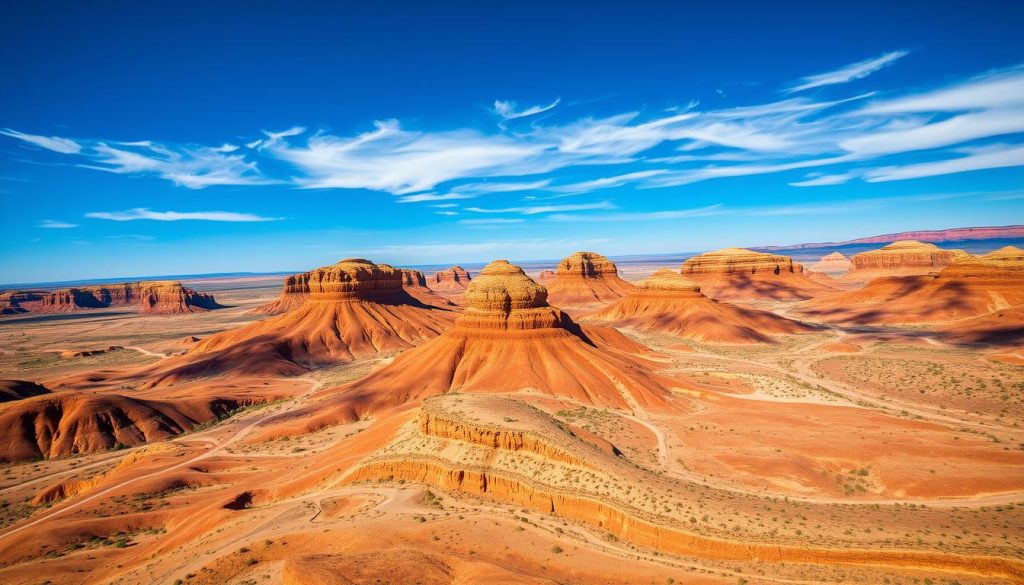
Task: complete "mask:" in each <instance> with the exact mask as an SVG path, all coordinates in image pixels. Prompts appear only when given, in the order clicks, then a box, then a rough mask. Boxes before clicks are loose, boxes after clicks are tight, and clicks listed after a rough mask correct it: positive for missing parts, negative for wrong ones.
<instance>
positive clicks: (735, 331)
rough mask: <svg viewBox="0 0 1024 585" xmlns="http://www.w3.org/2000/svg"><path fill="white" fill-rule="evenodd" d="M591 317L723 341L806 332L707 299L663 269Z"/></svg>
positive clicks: (773, 318) (765, 314) (763, 313)
mask: <svg viewBox="0 0 1024 585" xmlns="http://www.w3.org/2000/svg"><path fill="white" fill-rule="evenodd" d="M593 317H594V318H595V319H601V320H605V321H611V322H612V323H613V324H614V325H616V326H620V327H629V328H632V329H639V330H645V331H658V332H662V333H669V334H671V335H676V336H679V337H683V338H685V339H693V340H696V341H713V342H724V343H757V342H770V341H771V337H770V335H772V334H789V333H804V332H807V331H810V330H811V328H810V327H807V326H805V325H803V324H801V323H799V322H796V321H792V320H790V319H786V318H784V317H780V316H778V315H775V314H774V313H769V312H767V311H759V310H755V309H746V308H741V307H738V306H736V305H732V304H729V303H725V302H719V301H715V300H712V299H709V298H707V297H706V296H704V295H703V294H701V292H700V286H698V285H697V283H695V282H693V281H692V280H689V279H687V278H686V277H684V276H682V275H681V274H679V273H678V272H675V271H673V270H669V269H667V268H662V269H660V270H658V271H657V272H655V273H654V274H653V275H651V276H650V277H649V278H647V279H645V280H643V281H641V282H639V283H637V285H636V290H635V291H634V292H632V293H630V294H629V295H627V296H626V297H624V298H622V299H619V300H618V301H616V302H614V303H612V304H611V305H609V306H607V307H605V308H604V309H602V310H601V311H598V312H597V313H595V314H594V315H593Z"/></svg>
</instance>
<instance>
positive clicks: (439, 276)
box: [431, 266, 472, 290]
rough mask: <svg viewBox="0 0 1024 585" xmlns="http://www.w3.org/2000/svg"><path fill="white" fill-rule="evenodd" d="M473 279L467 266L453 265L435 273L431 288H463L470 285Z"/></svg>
mask: <svg viewBox="0 0 1024 585" xmlns="http://www.w3.org/2000/svg"><path fill="white" fill-rule="evenodd" d="M471 280H472V279H471V278H470V277H469V273H468V272H466V269H465V268H463V267H461V266H452V267H451V268H448V269H446V270H441V271H439V272H435V273H434V280H433V283H432V285H431V288H433V289H434V290H463V289H465V288H466V287H467V286H469V283H470V281H471Z"/></svg>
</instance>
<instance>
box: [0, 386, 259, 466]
mask: <svg viewBox="0 0 1024 585" xmlns="http://www.w3.org/2000/svg"><path fill="white" fill-rule="evenodd" d="M239 406H243V402H241V401H239V400H237V399H231V398H226V397H225V398H220V397H213V398H210V397H205V398H204V397H195V398H191V399H181V400H174V401H168V400H147V399H141V398H136V397H133V396H125V395H121V394H93V393H87V392H74V391H65V392H56V393H45V394H41V395H38V396H34V397H28V398H23V399H21V400H16V401H12V402H8V403H6V404H3V405H2V407H0V460H2V461H24V460H27V459H36V458H38V457H44V458H47V459H49V458H53V457H66V456H69V455H76V454H80V453H93V452H96V451H105V450H107V449H113V448H114V447H117V446H120V445H123V446H133V445H139V444H142V443H146V442H150V441H157V440H160V439H165V438H167V437H170V436H173V435H177V434H179V433H182V432H184V431H187V430H189V429H191V428H193V427H194V426H196V425H197V424H200V423H204V422H207V421H211V420H215V419H217V418H218V417H221V416H224V415H226V414H227V413H228V412H230V411H232V410H234V409H236V408H238V407H239Z"/></svg>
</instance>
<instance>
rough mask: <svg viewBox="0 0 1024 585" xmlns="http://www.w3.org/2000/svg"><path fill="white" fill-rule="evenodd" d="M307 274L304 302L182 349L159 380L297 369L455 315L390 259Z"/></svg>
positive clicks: (352, 261)
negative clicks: (410, 283)
mask: <svg viewBox="0 0 1024 585" xmlns="http://www.w3.org/2000/svg"><path fill="white" fill-rule="evenodd" d="M306 274H307V276H306V277H304V279H303V280H304V281H305V282H306V286H307V287H308V292H307V293H306V294H305V295H304V297H303V302H302V304H301V305H300V306H299V307H297V308H295V309H292V310H290V311H288V312H286V313H284V314H281V315H277V316H274V317H270V318H267V319H263V320H261V321H256V322H254V323H250V324H248V325H246V326H244V327H241V328H239V329H234V330H229V331H224V332H221V333H218V334H215V335H212V336H210V337H207V338H205V339H203V340H201V341H199V342H198V343H196V344H195V346H194V347H193V349H192V350H191V351H190V352H189V353H187V354H185V355H184V356H181V357H180V358H173V359H170V360H164V361H163V362H160V363H158V364H156V365H155V366H154V367H159V368H160V369H162V370H163V379H162V380H161V382H160V383H163V382H167V381H173V380H175V379H178V378H182V377H190V376H192V377H195V376H203V375H212V374H217V373H221V372H225V371H231V372H234V373H248V374H258V375H295V374H299V373H301V372H304V371H305V370H306V368H307V367H309V366H313V365H316V364H324V363H336V362H345V361H351V360H354V359H357V358H361V357H367V356H371V355H375V354H378V353H381V352H386V351H394V350H400V349H406V348H409V347H412V346H414V345H416V344H418V343H421V342H422V341H424V340H427V339H430V338H432V337H436V336H437V335H439V334H440V333H441V332H442V331H443V330H444V329H446V328H447V327H448V326H449V325H450V323H451V321H452V319H453V318H454V314H453V313H452V312H451V311H449V310H445V309H440V308H438V307H436V306H432V305H428V304H425V303H423V302H421V301H419V300H417V299H416V298H415V297H414V296H412V295H411V294H410V293H409V292H408V291H407V290H406V289H405V288H403V286H402V280H403V276H402V272H401V271H400V270H399V269H397V268H394V267H392V266H388V265H387V264H374V263H373V262H370V261H369V260H364V259H361V258H348V259H345V260H342V261H341V262H338V263H337V264H334V265H333V266H325V267H323V268H318V269H316V270H312V271H310V272H308V273H306Z"/></svg>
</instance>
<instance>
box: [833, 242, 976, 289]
mask: <svg viewBox="0 0 1024 585" xmlns="http://www.w3.org/2000/svg"><path fill="white" fill-rule="evenodd" d="M967 258H970V254H968V253H967V252H964V251H963V250H943V249H942V248H939V247H938V246H936V245H935V244H926V243H923V242H918V241H916V240H902V241H899V242H893V243H892V244H889V245H888V246H885V247H883V248H880V249H878V250H872V251H870V252H861V253H860V254H854V255H853V258H851V259H850V262H851V264H852V265H853V267H852V268H851V269H850V271H849V272H847V273H846V274H845V275H843V277H842V279H843V280H845V281H850V282H868V281H870V280H873V279H875V278H879V277H882V276H913V275H917V274H928V273H930V272H938V271H939V270H941V269H942V268H944V267H946V266H949V265H950V264H952V263H953V262H956V261H960V260H965V259H967Z"/></svg>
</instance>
